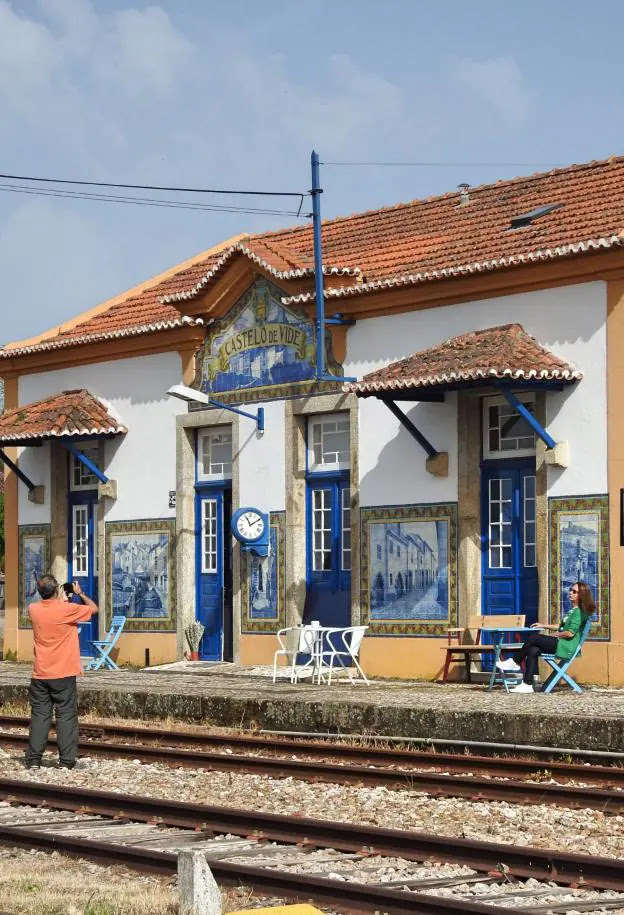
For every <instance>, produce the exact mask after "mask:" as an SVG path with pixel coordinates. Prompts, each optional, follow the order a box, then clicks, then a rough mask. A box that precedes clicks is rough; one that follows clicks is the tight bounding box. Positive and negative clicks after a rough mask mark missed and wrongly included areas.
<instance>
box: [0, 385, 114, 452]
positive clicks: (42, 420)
mask: <svg viewBox="0 0 624 915" xmlns="http://www.w3.org/2000/svg"><path fill="white" fill-rule="evenodd" d="M124 432H127V429H126V427H125V426H123V425H122V424H121V423H120V422H119V420H118V419H117V418H116V417H114V416H113V415H112V414H111V413H110V411H109V409H108V407H107V406H106V405H105V404H104V403H103V402H102V401H101V400H98V398H97V397H94V396H93V394H90V393H89V392H88V391H85V390H84V389H83V390H77V391H62V392H61V393H59V394H54V395H53V396H52V397H46V398H45V400H37V401H35V402H33V403H30V404H25V405H24V406H22V407H17V408H16V409H15V410H9V411H7V412H6V413H3V414H2V415H1V416H0V445H2V444H5V443H8V442H24V441H31V440H37V439H39V440H40V439H53V438H84V437H85V436H87V435H119V434H122V433H124Z"/></svg>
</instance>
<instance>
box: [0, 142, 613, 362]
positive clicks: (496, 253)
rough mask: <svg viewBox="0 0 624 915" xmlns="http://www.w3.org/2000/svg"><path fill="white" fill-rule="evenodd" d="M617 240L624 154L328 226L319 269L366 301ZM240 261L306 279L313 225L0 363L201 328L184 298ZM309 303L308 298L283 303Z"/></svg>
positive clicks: (216, 258)
mask: <svg viewBox="0 0 624 915" xmlns="http://www.w3.org/2000/svg"><path fill="white" fill-rule="evenodd" d="M552 203H557V204H562V206H560V207H559V208H558V209H556V210H554V211H553V212H551V213H548V214H546V215H543V216H541V217H540V218H538V219H536V220H535V222H534V223H533V224H532V225H530V226H527V227H524V228H519V229H511V220H512V218H513V217H517V216H519V215H520V214H522V213H526V212H528V211H530V210H533V209H534V208H536V207H538V206H542V205H545V204H552ZM619 245H624V157H612V158H611V159H608V160H605V161H602V162H590V163H588V164H586V165H573V166H570V167H569V168H563V169H557V170H554V171H551V172H546V173H543V174H537V175H530V176H528V177H521V178H515V179H513V180H511V181H499V182H496V183H495V184H487V185H481V186H480V187H475V188H472V189H470V191H469V202H468V203H467V204H466V205H460V197H459V193H457V192H453V193H448V194H443V195H441V196H438V197H431V198H429V199H427V200H414V201H412V202H411V203H404V204H399V205H397V206H392V207H385V208H383V209H380V210H372V211H369V212H366V213H360V214H358V215H355V216H348V217H342V218H339V219H333V220H330V221H328V222H325V223H324V224H323V253H324V265H325V266H324V272H325V273H327V274H334V275H335V276H337V277H340V276H348V277H350V279H349V280H348V281H345V282H344V283H341V282H339V281H338V282H334V283H332V286H331V288H328V289H327V290H326V296H327V297H328V298H335V297H339V296H354V295H363V294H366V293H367V292H371V291H374V290H376V289H379V288H385V287H392V286H396V285H405V284H413V283H421V282H425V281H432V280H437V279H444V278H445V277H449V276H457V275H464V274H469V273H475V272H482V271H491V270H502V269H505V268H508V267H511V266H515V265H517V264H522V263H531V262H533V261H540V260H549V259H553V258H557V257H566V256H574V255H582V254H584V253H586V252H589V251H594V250H600V249H607V248H611V247H615V246H619ZM241 256H242V257H247V258H249V259H250V260H251V261H252V262H254V263H256V264H258V265H260V266H262V267H263V268H264V269H266V270H267V271H268V272H269V273H271V274H272V275H274V276H275V277H276V278H277V279H296V278H301V277H311V276H313V273H314V261H313V238H312V227H311V225H305V226H296V227H294V228H290V229H283V230H279V231H274V232H266V233H262V234H259V235H253V236H248V237H246V238H245V239H244V240H239V241H237V242H236V243H235V244H232V245H230V246H228V247H225V248H222V249H221V250H219V251H218V252H215V253H212V254H210V255H209V256H207V257H206V258H205V259H203V260H199V261H197V262H195V263H193V264H192V265H191V266H186V267H184V268H183V269H180V270H179V271H177V272H173V273H172V274H171V275H169V276H167V277H166V278H165V279H163V280H162V281H161V282H159V283H157V284H156V285H154V286H152V287H150V288H148V289H146V290H144V291H143V292H141V293H139V294H138V295H135V296H133V297H132V298H130V299H126V300H125V301H123V302H121V303H119V304H117V305H115V306H113V307H111V308H110V309H109V310H108V311H104V312H101V313H99V314H97V315H94V316H92V317H91V318H90V319H87V320H85V321H84V322H82V323H79V324H77V325H76V326H75V327H73V328H72V329H71V330H67V331H64V332H62V333H60V334H58V335H57V336H55V337H54V338H51V339H47V340H45V341H42V342H40V343H35V344H33V345H31V346H28V347H26V346H25V347H23V348H16V349H13V350H4V351H2V350H0V356H3V357H5V358H6V357H16V356H19V355H20V354H25V353H28V352H33V351H35V350H38V349H49V348H56V347H62V346H72V345H77V344H79V343H81V342H88V341H91V340H93V339H102V338H106V337H114V336H120V335H128V334H135V333H151V332H155V331H158V330H166V329H167V328H169V327H178V326H180V324H181V323H195V322H196V321H197V319H196V318H191V317H188V316H184V314H183V309H184V305H183V303H184V301H185V300H187V299H191V298H193V297H194V296H196V295H199V294H200V293H201V292H202V291H203V290H204V289H205V288H206V286H208V285H209V284H210V283H212V282H214V281H215V280H216V279H217V277H218V276H219V275H220V274H221V273H222V271H224V270H225V269H227V267H228V265H229V263H230V261H231V260H232V259H233V258H235V257H241ZM354 276H355V277H357V282H354V281H353V277H354ZM313 297H314V293H313V292H309V293H302V294H299V295H296V296H291V297H286V298H285V299H284V301H285V302H301V301H305V300H309V299H311V298H313Z"/></svg>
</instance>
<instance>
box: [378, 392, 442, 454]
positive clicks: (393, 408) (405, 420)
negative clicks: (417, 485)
mask: <svg viewBox="0 0 624 915" xmlns="http://www.w3.org/2000/svg"><path fill="white" fill-rule="evenodd" d="M378 399H379V400H380V401H381V402H382V403H385V405H386V406H387V408H388V409H389V410H390V412H391V413H393V414H394V415H395V416H396V418H397V419H398V421H399V422H400V423H401V424H402V425H403V426H405V428H406V429H407V431H408V432H409V434H410V435H411V436H412V437H413V438H415V439H416V441H417V442H418V444H419V445H420V447H421V448H422V449H423V450H424V451H426V452H427V455H428V456H429V457H435V456H436V454H438V453H439V452H438V451H436V449H435V448H434V447H433V445H432V444H431V442H430V441H429V440H428V439H426V438H425V436H424V435H423V434H422V432H420V431H419V430H418V429H417V428H416V426H415V425H414V423H413V422H412V421H411V419H409V417H407V416H406V415H405V413H404V412H403V410H401V409H400V408H399V407H397V405H396V403H395V402H394V401H393V400H389V399H388V398H385V397H379V398H378Z"/></svg>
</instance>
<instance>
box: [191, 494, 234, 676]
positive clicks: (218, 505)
mask: <svg viewBox="0 0 624 915" xmlns="http://www.w3.org/2000/svg"><path fill="white" fill-rule="evenodd" d="M230 506H231V499H230V491H229V489H224V488H222V487H210V488H207V489H202V490H200V491H199V492H198V494H197V506H196V507H197V512H196V518H197V528H196V545H197V547H196V550H197V619H198V620H199V622H200V623H202V624H203V626H204V627H205V631H204V634H203V637H202V640H201V644H200V646H199V656H200V658H201V659H202V660H206V661H221V660H224V661H230V660H232V575H231V549H230V544H231V539H230V531H229V518H230V514H231V508H230Z"/></svg>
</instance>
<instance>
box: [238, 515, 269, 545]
mask: <svg viewBox="0 0 624 915" xmlns="http://www.w3.org/2000/svg"><path fill="white" fill-rule="evenodd" d="M236 530H237V531H238V533H239V534H240V536H241V537H242V538H243V539H244V540H257V539H258V537H261V536H262V534H263V532H264V518H263V517H262V515H259V514H258V512H254V511H246V512H243V514H242V515H241V516H240V517H239V518H238V520H237V521H236Z"/></svg>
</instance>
